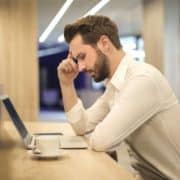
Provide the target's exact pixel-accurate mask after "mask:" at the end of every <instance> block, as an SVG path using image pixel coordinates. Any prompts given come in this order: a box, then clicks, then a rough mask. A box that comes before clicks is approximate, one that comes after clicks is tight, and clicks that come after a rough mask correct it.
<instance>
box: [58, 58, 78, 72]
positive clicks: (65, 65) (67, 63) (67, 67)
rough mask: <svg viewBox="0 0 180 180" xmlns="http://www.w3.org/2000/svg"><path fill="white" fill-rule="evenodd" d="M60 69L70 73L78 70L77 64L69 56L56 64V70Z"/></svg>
mask: <svg viewBox="0 0 180 180" xmlns="http://www.w3.org/2000/svg"><path fill="white" fill-rule="evenodd" d="M59 70H60V71H62V72H65V73H71V72H77V71H78V66H77V64H75V63H74V62H73V60H72V59H71V58H68V59H65V60H63V61H62V62H61V63H60V64H59V66H58V71H59Z"/></svg>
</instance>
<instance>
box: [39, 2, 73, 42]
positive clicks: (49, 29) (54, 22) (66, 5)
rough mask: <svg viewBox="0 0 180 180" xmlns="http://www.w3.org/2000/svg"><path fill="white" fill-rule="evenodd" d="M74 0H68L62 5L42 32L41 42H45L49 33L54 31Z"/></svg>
mask: <svg viewBox="0 0 180 180" xmlns="http://www.w3.org/2000/svg"><path fill="white" fill-rule="evenodd" d="M73 1H74V0H67V1H66V2H65V3H64V5H63V6H62V7H61V9H60V10H59V11H58V13H57V14H56V16H55V17H54V18H53V20H52V21H51V22H50V24H49V25H48V27H47V28H46V30H45V31H44V32H43V33H42V35H41V36H40V38H39V42H41V43H43V42H44V41H45V40H46V39H47V37H48V36H49V34H50V33H51V32H52V30H53V29H54V27H55V26H56V25H57V23H58V22H59V20H60V19H61V18H62V17H63V15H64V13H65V12H66V11H67V9H68V8H69V7H70V5H71V4H72V2H73Z"/></svg>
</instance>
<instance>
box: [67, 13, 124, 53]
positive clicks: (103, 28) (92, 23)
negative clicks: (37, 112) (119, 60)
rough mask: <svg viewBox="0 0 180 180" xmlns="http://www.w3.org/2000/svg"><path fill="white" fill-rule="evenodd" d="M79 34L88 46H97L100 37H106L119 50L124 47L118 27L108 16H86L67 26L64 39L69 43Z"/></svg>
mask: <svg viewBox="0 0 180 180" xmlns="http://www.w3.org/2000/svg"><path fill="white" fill-rule="evenodd" d="M77 34H80V35H81V36H82V39H83V42H84V43H86V44H91V45H96V43H97V42H98V40H99V39H100V37H101V36H102V35H106V36H108V38H109V39H110V41H111V42H112V44H113V45H114V46H115V47H116V48H117V49H120V48H121V47H122V45H121V43H120V40H119V35H118V28H117V25H116V24H115V23H114V22H113V21H112V20H111V19H110V18H108V17H106V16H97V15H93V16H86V17H83V18H81V19H78V20H77V21H76V22H74V23H72V24H68V25H66V26H65V28H64V37H65V40H66V42H67V43H70V42H71V40H72V39H73V38H74V37H75V36H76V35H77Z"/></svg>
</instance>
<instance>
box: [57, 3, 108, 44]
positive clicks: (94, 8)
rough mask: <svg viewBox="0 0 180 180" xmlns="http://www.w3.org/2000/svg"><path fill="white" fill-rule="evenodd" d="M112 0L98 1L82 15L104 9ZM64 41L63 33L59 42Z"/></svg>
mask: <svg viewBox="0 0 180 180" xmlns="http://www.w3.org/2000/svg"><path fill="white" fill-rule="evenodd" d="M108 2H110V0H101V1H100V2H99V3H97V4H96V5H95V6H94V7H93V8H92V9H90V10H89V11H88V12H87V13H86V14H84V15H83V16H82V17H85V16H88V15H93V14H96V13H97V12H98V11H99V10H100V9H102V8H103V7H104V6H105V5H106V4H107V3H108ZM63 41H64V35H63V34H61V35H60V36H59V37H58V42H63Z"/></svg>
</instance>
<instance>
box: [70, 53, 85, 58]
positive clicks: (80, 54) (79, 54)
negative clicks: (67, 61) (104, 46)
mask: <svg viewBox="0 0 180 180" xmlns="http://www.w3.org/2000/svg"><path fill="white" fill-rule="evenodd" d="M82 55H84V53H83V52H80V53H78V55H77V56H76V57H74V56H72V58H73V59H78V58H79V57H80V56H82Z"/></svg>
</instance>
